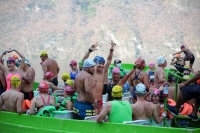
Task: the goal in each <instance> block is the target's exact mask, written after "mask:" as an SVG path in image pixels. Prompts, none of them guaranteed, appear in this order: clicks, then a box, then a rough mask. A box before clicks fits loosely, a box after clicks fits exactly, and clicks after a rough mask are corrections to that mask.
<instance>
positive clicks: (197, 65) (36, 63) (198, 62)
mask: <svg viewBox="0 0 200 133" xmlns="http://www.w3.org/2000/svg"><path fill="white" fill-rule="evenodd" d="M50 58H51V57H50ZM135 60H136V59H134V58H129V59H128V58H126V59H121V61H122V62H123V63H130V64H131V63H134V62H135ZM56 61H57V63H58V65H59V67H60V72H59V74H58V83H59V84H62V80H61V75H62V73H64V72H69V70H70V67H69V62H70V60H67V59H56ZM77 61H78V59H77ZM113 61H114V59H113ZM113 61H112V62H113ZM151 61H153V62H156V58H145V62H146V64H147V65H148V64H149V62H151ZM30 62H31V65H32V67H33V68H34V69H35V72H36V76H35V81H36V82H41V81H42V77H43V71H42V67H41V65H40V62H41V60H40V58H38V59H30ZM167 63H168V65H167V68H173V66H171V65H170V63H171V59H169V58H167ZM186 64H187V65H189V62H186ZM193 69H194V70H195V71H197V70H198V69H200V59H199V58H196V59H195V62H194V66H193Z"/></svg>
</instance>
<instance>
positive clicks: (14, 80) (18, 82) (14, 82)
mask: <svg viewBox="0 0 200 133" xmlns="http://www.w3.org/2000/svg"><path fill="white" fill-rule="evenodd" d="M10 82H11V86H12V87H14V88H18V87H19V86H20V85H21V80H20V78H19V77H18V76H12V77H11V80H10Z"/></svg>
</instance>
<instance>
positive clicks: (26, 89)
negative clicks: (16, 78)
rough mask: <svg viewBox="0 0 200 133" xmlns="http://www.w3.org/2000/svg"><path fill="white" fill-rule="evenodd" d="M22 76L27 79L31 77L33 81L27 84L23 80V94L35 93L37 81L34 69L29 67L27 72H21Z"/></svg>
mask: <svg viewBox="0 0 200 133" xmlns="http://www.w3.org/2000/svg"><path fill="white" fill-rule="evenodd" d="M19 73H20V75H22V74H23V75H24V76H25V77H30V76H32V77H31V79H32V80H31V81H30V82H26V81H25V80H22V85H21V90H22V91H23V92H31V91H33V85H34V81H35V70H34V69H33V68H32V67H29V68H28V70H27V71H21V72H19Z"/></svg>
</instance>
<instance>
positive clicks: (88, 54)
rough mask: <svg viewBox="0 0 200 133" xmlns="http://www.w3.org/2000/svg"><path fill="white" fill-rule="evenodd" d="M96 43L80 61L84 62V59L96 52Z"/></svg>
mask: <svg viewBox="0 0 200 133" xmlns="http://www.w3.org/2000/svg"><path fill="white" fill-rule="evenodd" d="M98 45H99V44H98V42H96V43H95V44H93V45H92V46H91V47H90V48H89V49H88V52H87V53H86V54H85V55H84V57H83V59H82V61H83V62H84V60H85V59H87V58H88V57H89V56H90V53H91V52H93V51H95V50H97V46H98Z"/></svg>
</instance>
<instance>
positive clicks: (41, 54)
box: [40, 51, 48, 56]
mask: <svg viewBox="0 0 200 133" xmlns="http://www.w3.org/2000/svg"><path fill="white" fill-rule="evenodd" d="M47 55H48V54H47V52H46V51H43V52H41V53H40V56H47Z"/></svg>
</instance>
